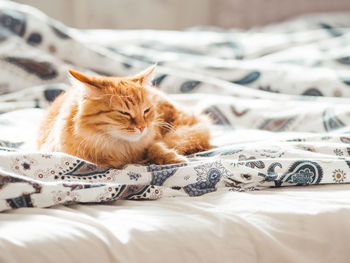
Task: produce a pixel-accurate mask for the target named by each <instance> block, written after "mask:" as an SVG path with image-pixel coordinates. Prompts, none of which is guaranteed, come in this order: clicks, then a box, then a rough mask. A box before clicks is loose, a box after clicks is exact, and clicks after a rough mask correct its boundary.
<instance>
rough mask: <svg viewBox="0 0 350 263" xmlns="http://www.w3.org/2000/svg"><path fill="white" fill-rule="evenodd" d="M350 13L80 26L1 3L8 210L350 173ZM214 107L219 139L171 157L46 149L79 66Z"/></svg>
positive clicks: (205, 108)
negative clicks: (244, 22) (106, 156)
mask: <svg viewBox="0 0 350 263" xmlns="http://www.w3.org/2000/svg"><path fill="white" fill-rule="evenodd" d="M349 47H350V14H346V13H344V14H332V15H327V14H324V15H310V16H305V17H300V18H296V19H293V20H290V21H286V22H284V23H280V24H275V25H269V26H265V27H262V28H256V29H251V30H249V31H239V30H223V29H220V28H201V27H198V28H191V29H188V30H185V31H156V30H77V29H73V28H69V27H66V26H64V25H62V24H61V23H59V22H57V21H55V20H53V19H51V18H49V17H47V16H46V15H44V14H43V13H41V12H40V11H38V10H36V9H34V8H31V7H28V6H25V5H20V4H15V3H12V2H9V1H0V68H1V70H0V146H1V148H0V211H4V210H8V209H12V208H19V207H50V206H53V205H57V204H70V203H76V202H79V203H91V202H105V201H112V200H117V199H157V198H160V197H162V196H179V195H184V196H201V195H204V194H206V193H210V192H213V191H248V190H249V191H251V190H257V189H264V188H267V187H280V186H299V185H313V184H338V183H347V182H350V172H349V171H350V170H349V168H350V158H349V155H350V135H349V132H350V99H349V98H348V97H350V70H349V69H350V48H349ZM153 63H157V64H158V67H157V71H156V73H155V77H154V80H153V84H154V85H155V86H157V87H159V89H161V90H163V91H165V92H167V93H169V94H172V95H170V96H172V98H173V99H174V100H176V101H178V102H179V103H184V104H187V105H190V106H193V107H194V108H196V109H197V110H199V111H202V112H205V113H207V114H209V115H210V116H211V117H212V118H213V120H214V121H215V124H216V125H214V127H213V138H212V142H213V144H215V145H217V146H218V147H217V148H215V149H213V150H210V151H206V152H201V153H197V154H194V155H191V156H189V162H188V163H184V164H171V165H154V164H148V165H135V164H132V165H127V166H126V167H124V168H123V169H119V170H118V169H111V168H106V167H100V166H98V165H95V164H93V163H89V162H87V161H85V160H82V159H79V158H76V157H74V156H70V155H67V154H64V153H51V152H37V151H35V148H34V146H33V143H34V142H33V141H34V140H35V132H36V129H37V128H38V123H39V121H40V118H41V117H42V116H43V112H44V109H45V108H47V107H48V106H49V104H50V102H52V101H53V100H54V98H55V97H56V96H57V95H58V94H60V93H61V92H62V91H64V90H66V89H68V88H70V87H69V82H68V78H67V73H66V71H67V68H75V69H77V70H81V71H84V72H86V73H91V74H93V73H99V74H104V75H128V74H132V73H135V72H137V71H138V70H141V69H143V68H145V67H146V66H148V65H150V64H153Z"/></svg>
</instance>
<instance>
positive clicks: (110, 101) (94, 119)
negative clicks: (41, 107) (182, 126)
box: [69, 66, 157, 142]
mask: <svg viewBox="0 0 350 263" xmlns="http://www.w3.org/2000/svg"><path fill="white" fill-rule="evenodd" d="M154 68H155V66H152V67H150V68H147V69H146V70H144V71H142V72H140V73H138V74H136V75H134V76H129V77H105V76H87V75H84V74H82V73H80V72H77V71H74V70H69V72H70V74H71V76H72V83H73V86H75V87H78V88H80V91H81V92H80V102H79V108H78V111H79V113H78V115H77V116H79V117H78V118H79V123H80V126H81V128H82V129H87V130H88V132H90V133H93V132H94V133H100V134H103V135H108V136H112V137H115V138H117V139H121V140H125V141H129V142H136V141H138V140H140V139H141V138H142V137H143V136H145V135H146V134H148V133H149V132H151V129H154V126H155V123H156V118H157V116H156V111H155V107H154V105H152V95H151V94H150V93H149V91H148V88H147V85H148V82H149V78H150V75H151V73H152V72H153V70H154ZM88 132H87V133H88Z"/></svg>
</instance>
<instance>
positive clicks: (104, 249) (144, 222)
mask: <svg viewBox="0 0 350 263" xmlns="http://www.w3.org/2000/svg"><path fill="white" fill-rule="evenodd" d="M349 190H350V186H349V185H336V186H334V185H328V186H311V187H297V188H296V187H286V188H282V189H273V190H264V191H256V192H249V193H237V192H225V193H210V194H208V195H204V196H201V197H176V198H162V199H159V200H157V201H127V200H123V201H117V202H114V203H110V204H95V205H93V204H91V205H72V206H67V207H65V206H56V207H53V208H50V209H38V208H21V209H17V210H13V211H10V212H7V213H4V214H1V217H0V262H6V263H15V262H16V263H17V262H28V263H47V262H52V263H56V262H57V263H62V262H85V263H90V262H91V263H96V262H101V263H102V262H103V263H107V262H111V263H112V262H113V263H114V262H128V263H132V262H135V263H136V262H140V261H142V262H169V263H170V262H237V263H239V262H242V263H247V262H266V263H267V262H285V263H287V262H310V263H311V262H348V258H349V256H350V251H349V249H348V242H347V241H348V240H349V237H350V225H349V222H348V221H349V218H350V204H349V200H350V191H349Z"/></svg>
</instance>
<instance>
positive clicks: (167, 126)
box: [153, 119, 175, 131]
mask: <svg viewBox="0 0 350 263" xmlns="http://www.w3.org/2000/svg"><path fill="white" fill-rule="evenodd" d="M153 123H154V124H155V125H156V126H158V127H161V128H165V129H167V130H169V131H175V129H174V127H173V125H171V124H170V123H168V122H165V121H160V119H156V120H155V121H154V122H153Z"/></svg>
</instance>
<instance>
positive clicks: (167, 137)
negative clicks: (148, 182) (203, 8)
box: [38, 66, 212, 168]
mask: <svg viewBox="0 0 350 263" xmlns="http://www.w3.org/2000/svg"><path fill="white" fill-rule="evenodd" d="M154 68H155V66H152V67H150V68H148V69H146V70H145V71H143V72H141V73H139V74H137V75H135V76H131V77H105V76H86V75H84V74H82V73H79V72H77V71H74V70H69V72H70V74H71V75H72V77H73V78H72V80H73V86H75V87H74V88H72V89H70V90H69V91H67V92H65V93H63V94H61V95H60V96H58V97H57V98H56V99H55V101H54V102H53V104H52V105H51V107H50V109H49V111H48V113H47V115H46V117H45V118H44V120H43V121H42V124H41V127H40V130H39V134H38V148H39V150H41V151H54V152H65V153H68V154H71V155H75V156H77V157H80V158H83V159H85V160H88V161H90V162H93V163H96V164H99V165H102V166H107V167H114V168H121V167H123V166H124V165H126V164H131V163H144V162H151V163H155V164H170V163H182V162H186V158H185V157H184V155H186V154H191V153H195V152H198V151H204V150H208V149H210V148H212V147H211V146H210V143H209V139H210V133H209V126H210V121H209V118H207V116H205V115H195V114H194V113H193V112H191V111H190V110H188V109H185V108H181V107H180V106H178V105H175V104H174V103H172V102H171V101H170V100H169V99H168V98H167V96H166V95H165V94H164V93H162V92H160V91H159V90H157V89H156V88H154V87H152V86H151V85H150V84H149V78H150V75H151V73H152V72H153V70H154Z"/></svg>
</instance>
